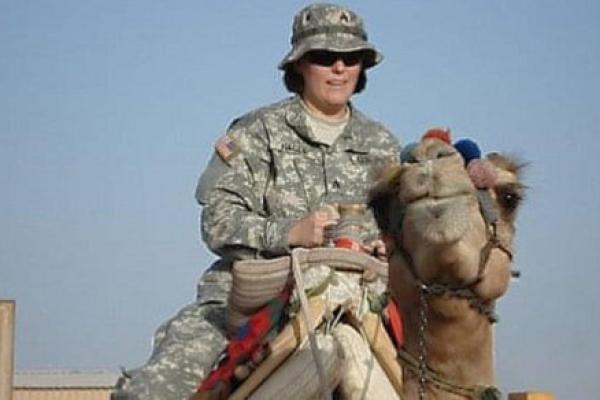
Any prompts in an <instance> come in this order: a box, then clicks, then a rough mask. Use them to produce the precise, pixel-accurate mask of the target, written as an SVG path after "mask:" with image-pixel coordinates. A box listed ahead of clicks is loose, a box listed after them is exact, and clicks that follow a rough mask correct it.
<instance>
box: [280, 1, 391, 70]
mask: <svg viewBox="0 0 600 400" xmlns="http://www.w3.org/2000/svg"><path fill="white" fill-rule="evenodd" d="M367 40H368V37H367V32H366V31H365V28H364V24H363V21H362V19H361V18H360V17H359V16H358V15H356V14H355V13H354V12H353V11H352V10H349V9H348V8H345V7H341V6H338V5H335V4H312V5H309V6H307V7H305V8H303V9H302V10H300V12H298V14H296V16H295V17H294V24H293V26H292V39H291V42H292V49H291V50H290V52H289V53H288V54H287V55H286V56H285V57H284V58H283V60H281V62H280V63H279V68H280V69H284V68H285V66H286V65H287V64H290V63H293V62H295V61H297V60H299V59H300V58H301V57H302V56H303V55H304V54H305V53H306V52H307V51H310V50H329V51H339V52H348V51H358V50H362V51H365V53H366V55H367V57H365V60H364V61H363V68H364V69H367V68H371V67H372V66H374V65H377V64H379V63H380V62H381V60H382V59H383V55H382V54H381V53H379V52H378V51H377V50H376V49H375V46H373V45H372V44H371V43H369V42H368V41H367Z"/></svg>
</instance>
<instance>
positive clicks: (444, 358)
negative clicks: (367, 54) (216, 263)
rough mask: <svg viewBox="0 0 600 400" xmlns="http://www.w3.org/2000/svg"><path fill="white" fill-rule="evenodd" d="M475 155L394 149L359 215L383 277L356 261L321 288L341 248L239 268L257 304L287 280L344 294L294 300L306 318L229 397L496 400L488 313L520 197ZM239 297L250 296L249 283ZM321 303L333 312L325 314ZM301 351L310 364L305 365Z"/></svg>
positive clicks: (442, 146) (503, 160)
mask: <svg viewBox="0 0 600 400" xmlns="http://www.w3.org/2000/svg"><path fill="white" fill-rule="evenodd" d="M438 133H439V132H438ZM474 148H475V150H477V151H478V149H476V145H474V143H472V142H468V141H465V142H462V144H459V143H457V144H456V145H455V146H453V145H451V144H450V140H449V135H448V134H441V135H440V134H437V135H435V134H434V135H426V137H425V138H424V139H423V140H421V141H420V142H419V143H417V144H415V145H414V146H408V147H407V148H405V150H404V151H403V156H402V163H401V164H398V165H394V166H392V167H390V168H388V169H387V171H386V172H385V173H384V174H383V176H382V178H381V180H380V181H379V182H378V183H377V184H376V185H375V186H374V188H373V189H372V190H371V193H370V199H369V207H370V208H371V209H372V211H373V214H374V216H375V219H376V221H377V224H378V225H379V227H380V230H381V232H382V237H383V239H384V241H385V244H386V248H387V254H388V263H389V268H386V267H385V264H384V266H383V267H382V266H381V265H379V264H377V263H376V262H375V261H373V260H368V259H367V258H369V256H366V255H365V256H361V257H365V258H364V259H361V260H362V261H360V262H358V263H359V264H360V263H363V264H365V265H366V264H368V265H369V267H368V268H367V267H365V268H364V270H362V271H359V272H360V273H359V274H354V275H352V272H356V271H353V268H354V267H353V266H352V265H350V264H348V263H346V264H344V263H340V265H341V266H342V268H340V269H339V270H337V271H335V273H336V274H337V275H336V277H335V278H334V279H333V280H331V279H330V278H331V271H330V269H329V268H326V267H323V268H321V269H320V268H319V266H321V264H329V266H330V267H331V262H326V260H329V261H330V259H331V257H333V255H335V256H336V257H337V255H339V254H341V256H342V257H341V258H343V257H346V255H347V254H346V253H344V252H350V251H349V250H345V249H323V251H322V252H320V250H319V249H316V250H303V251H302V252H301V253H296V255H292V256H291V259H290V257H287V258H285V259H282V260H272V261H270V262H269V263H268V265H266V266H265V265H259V264H257V261H248V262H247V264H245V265H246V267H247V268H246V269H245V271H248V274H250V275H248V276H249V277H246V278H247V279H248V280H249V282H258V281H254V280H255V279H261V280H264V279H267V280H268V281H269V284H268V285H267V286H269V287H270V288H272V290H273V292H272V293H271V294H269V295H268V296H267V297H266V298H268V297H269V296H271V297H274V295H275V294H277V293H279V292H281V290H282V289H283V288H284V287H287V285H288V284H289V282H290V281H293V282H294V283H295V284H296V285H299V284H300V290H299V291H298V292H301V293H304V292H305V290H304V288H303V287H302V284H303V283H302V282H303V281H304V283H306V284H307V285H308V286H310V285H312V286H313V287H318V286H322V282H324V281H325V278H323V276H326V277H328V278H327V279H330V280H329V281H328V282H336V283H335V284H330V287H331V286H336V285H337V286H336V287H338V289H339V287H341V288H343V289H344V291H347V292H348V293H351V295H350V297H344V295H342V297H341V298H340V299H338V300H337V302H336V300H335V297H336V294H335V293H338V294H337V295H339V293H340V291H339V290H338V291H337V292H336V289H335V288H334V290H333V291H332V293H333V294H332V293H330V292H328V293H327V295H326V296H325V295H323V296H320V297H319V296H314V297H312V298H311V299H310V301H309V303H306V299H304V302H305V304H303V305H302V308H304V309H305V310H304V311H306V309H307V310H308V313H307V314H304V318H302V315H301V314H302V313H300V312H298V314H297V315H296V316H295V318H292V322H291V323H290V324H288V326H287V327H286V328H285V329H284V330H283V331H282V332H281V333H280V334H279V337H278V338H276V339H275V340H274V341H272V342H271V352H272V354H271V355H270V356H269V357H267V358H266V360H265V361H264V362H262V364H261V365H260V366H259V367H258V369H256V371H255V373H254V374H253V375H250V378H248V379H247V381H246V382H245V383H243V384H242V386H241V388H240V389H239V390H238V391H237V392H234V393H233V394H231V397H230V398H233V399H242V398H250V399H267V398H273V399H274V398H293V399H298V400H304V399H312V398H321V397H324V398H332V397H331V393H333V398H339V399H346V400H354V399H371V398H372V399H390V400H391V399H400V398H401V399H428V400H431V399H448V400H453V399H496V398H498V399H499V398H500V397H499V393H498V392H497V389H496V388H495V387H494V386H493V385H494V374H493V329H492V323H493V322H494V321H495V318H496V317H495V314H494V303H495V301H496V300H497V299H498V298H499V297H500V296H502V295H503V294H504V293H505V292H506V290H507V288H508V285H509V281H510V277H511V261H512V257H513V256H512V254H513V237H514V233H515V227H514V223H515V217H516V212H517V209H518V206H519V203H520V200H521V199H522V198H523V196H524V186H523V185H522V184H521V183H519V173H520V165H519V164H518V163H517V162H516V161H512V160H510V159H509V158H507V157H505V156H502V155H500V154H497V153H492V154H489V155H488V156H487V157H486V158H485V159H483V160H482V159H479V158H478V154H477V151H474ZM336 251H337V253H336ZM298 254H299V255H298ZM336 254H337V255H336ZM348 254H349V253H348ZM328 257H329V258H328ZM299 258H301V259H302V260H303V262H304V264H303V265H306V266H307V267H306V271H304V278H303V277H302V273H301V272H298V271H300V270H301V269H297V270H294V271H293V272H294V274H292V273H291V272H290V268H291V269H292V270H293V269H294V263H298V261H297V259H299ZM280 261H281V262H280ZM259 263H260V262H259ZM311 263H312V264H314V265H312V266H311V265H309V264H311ZM342 264H343V265H342ZM315 265H316V266H317V267H315ZM321 267H322V266H321ZM261 268H262V269H261ZM319 271H321V272H322V274H319ZM328 271H329V272H328ZM367 272H369V273H370V275H371V278H369V279H365V276H367V275H369V274H367ZM297 274H300V275H301V276H298V275H297ZM292 275H295V278H290V277H291V276H292ZM312 275H314V276H312ZM235 276H236V275H235V272H234V279H235ZM311 276H312V277H311ZM357 276H358V277H357ZM378 278H380V279H378ZM365 280H367V281H369V282H372V285H375V286H376V285H377V284H379V285H381V283H382V282H384V286H385V284H387V290H388V292H389V296H390V298H391V299H392V300H393V303H394V304H395V305H396V306H397V308H398V309H399V310H400V314H401V316H402V324H403V328H404V329H403V336H404V341H403V343H395V345H394V343H393V342H392V340H391V339H390V336H392V337H394V335H393V334H392V335H388V333H387V332H388V331H386V330H385V328H381V327H383V324H382V323H381V321H382V319H383V318H381V317H380V314H385V313H380V314H376V313H373V312H371V311H368V310H367V311H365V309H364V300H365V299H366V297H365V296H363V297H364V298H363V299H362V300H360V298H361V295H360V293H363V291H362V290H363V289H362V287H363V286H364V282H365ZM314 282H316V283H314ZM340 282H341V283H340ZM234 283H235V282H234ZM361 285H363V286H361ZM249 287H250V288H251V289H252V290H254V291H252V290H250V291H249V295H251V296H254V297H255V296H256V295H255V293H256V290H255V287H256V284H254V283H253V284H250V285H249ZM347 288H350V290H346V289H347ZM306 292H309V290H306ZM374 292H375V291H374ZM240 296H241V299H242V300H241V301H240V304H241V305H242V307H250V306H252V307H254V305H253V304H249V299H250V298H251V297H244V296H243V295H240ZM299 297H300V298H302V296H300V295H299ZM325 297H326V298H327V301H329V302H330V303H331V302H332V301H333V303H335V307H331V306H329V307H328V306H325V305H324V304H323V299H324V298H325ZM332 299H334V300H332ZM357 299H359V300H357ZM301 303H302V302H301ZM256 309H257V308H256V307H254V308H252V310H256ZM230 311H231V309H230ZM380 311H381V310H380ZM311 313H312V317H311V316H309V314H311ZM342 314H344V315H343V316H342ZM340 316H342V317H341V318H340ZM309 321H310V322H309ZM332 321H334V322H333V323H332ZM307 331H308V332H307ZM311 331H312V332H311ZM299 332H300V333H299ZM311 333H312V336H311ZM286 335H287V336H286ZM308 339H311V340H308ZM396 339H397V337H396ZM400 347H401V348H400ZM298 348H300V350H298ZM311 348H312V350H313V351H314V350H315V349H318V350H319V351H318V352H319V353H320V355H318V354H317V355H315V354H312V355H311ZM319 358H321V359H320V360H318V359H319ZM244 379H246V378H244ZM249 382H252V383H249ZM336 387H337V388H336ZM328 390H329V395H328V394H327V391H328ZM199 393H200V394H201V395H198V396H197V397H195V398H198V399H200V398H201V399H209V398H210V399H213V398H223V393H220V394H218V393H217V394H215V392H214V391H213V392H212V394H211V392H204V393H201V392H199Z"/></svg>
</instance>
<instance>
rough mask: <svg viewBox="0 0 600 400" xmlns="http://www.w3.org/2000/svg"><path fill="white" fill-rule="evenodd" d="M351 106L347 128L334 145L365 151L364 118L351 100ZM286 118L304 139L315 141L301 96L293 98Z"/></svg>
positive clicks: (349, 105) (349, 104)
mask: <svg viewBox="0 0 600 400" xmlns="http://www.w3.org/2000/svg"><path fill="white" fill-rule="evenodd" d="M348 107H349V108H350V119H349V120H348V123H347V124H346V128H345V129H344V131H343V132H342V134H341V135H340V137H339V138H338V139H337V140H336V142H335V143H334V146H336V145H338V146H341V147H342V148H343V149H344V150H346V149H349V150H357V151H363V150H365V151H366V149H363V147H364V146H363V139H362V135H361V132H362V131H363V129H362V128H363V125H364V123H363V118H362V115H361V114H360V112H358V110H356V108H354V106H353V105H352V103H351V102H349V103H348ZM285 119H286V122H287V123H288V125H290V126H291V127H292V128H293V129H294V131H296V132H297V133H298V135H299V136H301V137H302V138H304V139H307V140H310V141H311V142H314V141H315V138H314V137H313V135H312V133H311V131H310V129H309V127H308V123H307V120H306V119H307V114H306V110H305V109H304V106H303V105H302V101H301V100H300V96H295V97H293V98H292V99H291V101H290V103H289V106H288V108H287V110H286V113H285Z"/></svg>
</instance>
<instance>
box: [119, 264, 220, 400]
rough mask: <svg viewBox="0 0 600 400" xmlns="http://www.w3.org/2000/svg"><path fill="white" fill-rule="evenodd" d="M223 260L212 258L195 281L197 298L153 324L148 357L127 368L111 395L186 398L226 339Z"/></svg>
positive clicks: (127, 399)
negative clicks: (152, 335) (144, 362)
mask: <svg viewBox="0 0 600 400" xmlns="http://www.w3.org/2000/svg"><path fill="white" fill-rule="evenodd" d="M230 289H231V273H230V272H229V268H228V266H227V267H226V268H225V266H224V265H223V263H221V262H217V263H215V265H213V266H212V267H211V268H210V270H209V271H208V272H207V273H205V274H204V276H203V277H202V279H201V281H200V283H199V284H198V299H197V301H196V302H194V303H192V304H190V305H188V306H186V307H184V308H183V309H182V310H181V311H179V313H178V314H177V315H176V316H175V317H173V318H172V319H170V320H169V321H167V322H165V323H164V324H163V325H161V326H160V327H159V329H158V330H157V331H156V333H155V336H154V343H153V351H152V355H151V356H150V359H149V360H148V362H147V363H146V364H145V365H144V366H142V367H140V368H137V369H133V370H128V371H126V372H125V373H124V376H123V377H122V378H121V379H120V380H119V382H118V384H117V389H116V390H115V391H114V393H113V394H112V396H111V400H187V399H188V398H189V396H190V395H191V394H192V393H194V392H195V390H196V387H197V386H198V383H199V382H200V380H201V379H202V378H204V377H205V376H207V375H208V373H209V372H210V370H211V369H212V367H213V363H214V362H215V361H216V360H217V359H218V357H219V355H220V354H221V352H222V351H223V350H224V349H225V346H226V345H227V338H226V333H225V329H226V328H225V327H226V323H227V320H226V318H227V312H226V311H227V296H228V294H229V292H230Z"/></svg>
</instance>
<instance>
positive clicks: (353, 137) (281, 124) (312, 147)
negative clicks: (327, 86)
mask: <svg viewBox="0 0 600 400" xmlns="http://www.w3.org/2000/svg"><path fill="white" fill-rule="evenodd" d="M227 136H228V137H229V138H230V139H231V141H232V142H231V143H233V144H234V145H233V146H232V151H231V153H230V154H229V157H227V158H226V159H223V158H220V157H213V160H211V162H210V164H209V166H208V168H207V169H206V171H205V173H204V175H203V177H202V178H201V180H200V184H199V187H198V190H197V193H196V195H197V199H198V201H199V203H200V204H202V205H204V209H203V212H202V235H203V239H204V241H205V242H206V244H207V245H208V246H209V248H210V249H211V250H212V251H214V252H215V253H217V254H219V255H221V256H222V257H223V258H224V259H225V260H235V259H240V258H263V257H273V256H279V255H283V254H285V253H288V252H289V251H290V249H289V246H288V243H287V234H288V231H289V229H290V227H291V225H292V224H293V223H294V222H295V221H297V220H298V219H299V218H301V217H303V216H304V215H306V214H307V213H309V212H312V211H315V210H317V209H319V208H320V207H321V206H322V205H323V204H325V203H335V202H337V203H364V202H365V200H366V195H367V192H368V189H369V187H370V185H371V184H372V183H373V182H374V179H376V175H377V173H378V172H379V171H380V170H381V168H383V166H384V165H385V164H387V163H389V162H392V161H395V160H397V159H398V154H399V144H398V142H397V140H396V139H395V138H394V137H393V136H392V134H391V133H390V132H389V131H388V130H386V129H385V128H384V127H383V126H382V125H381V124H379V123H377V122H374V121H372V120H370V119H368V118H367V117H366V116H365V115H364V114H362V113H360V112H359V111H358V110H356V109H355V108H352V107H351V116H350V119H349V121H348V124H347V125H346V127H345V129H344V131H343V132H342V134H341V135H340V136H339V137H338V138H337V139H336V141H335V142H334V143H333V144H332V145H331V146H327V145H324V144H320V143H317V142H315V141H314V140H313V137H312V134H311V132H310V128H309V127H308V126H307V123H306V111H305V110H304V107H303V106H302V104H301V102H300V100H299V98H297V97H292V98H289V99H286V100H283V101H281V102H279V103H276V104H273V105H271V106H267V107H264V108H260V109H258V110H256V111H254V112H251V113H249V114H247V115H245V116H243V117H242V118H240V119H238V120H236V121H234V123H233V124H232V126H231V127H230V129H229V130H228V132H227ZM366 219H367V221H366V222H365V226H366V229H365V230H364V238H365V239H366V238H367V237H370V238H375V237H376V236H377V229H376V227H375V224H374V221H373V218H372V216H371V215H370V214H369V215H368V216H367V217H366Z"/></svg>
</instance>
